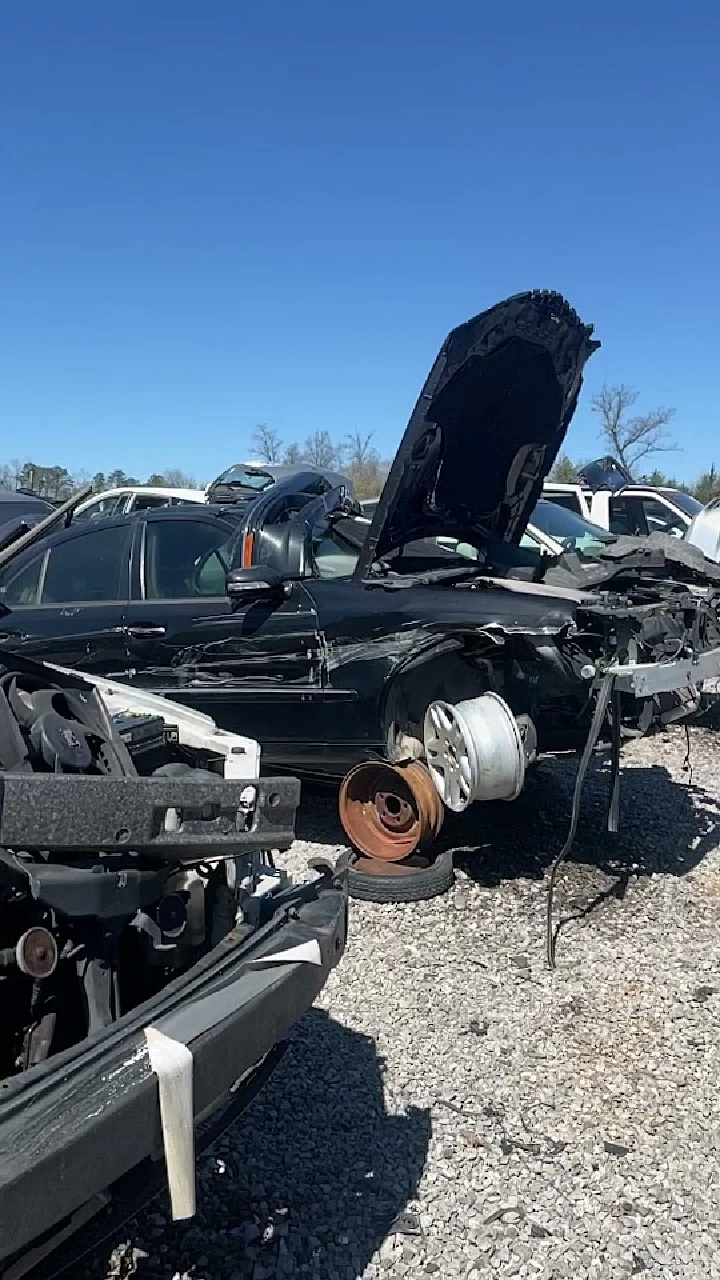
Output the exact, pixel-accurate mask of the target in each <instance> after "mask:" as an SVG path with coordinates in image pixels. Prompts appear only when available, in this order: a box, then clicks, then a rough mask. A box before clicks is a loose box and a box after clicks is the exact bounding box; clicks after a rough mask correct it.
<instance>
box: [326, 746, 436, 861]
mask: <svg viewBox="0 0 720 1280" xmlns="http://www.w3.org/2000/svg"><path fill="white" fill-rule="evenodd" d="M339 808H340V821H341V822H342V825H343V828H344V830H345V833H346V835H347V836H348V838H349V839H350V841H351V843H352V844H353V845H354V847H355V848H356V849H357V850H359V852H360V853H361V854H364V855H365V858H364V860H363V866H362V868H358V869H362V870H363V871H368V872H369V873H370V874H373V873H376V872H378V871H384V872H385V873H386V874H394V873H393V872H391V871H390V869H389V866H388V864H394V863H400V862H402V861H403V859H405V858H408V857H409V856H410V855H411V854H412V853H414V852H415V850H416V849H419V848H422V847H425V846H427V845H428V844H430V843H432V841H433V840H434V839H435V837H436V836H437V834H438V832H439V831H440V828H441V826H442V820H443V807H442V802H441V800H440V797H439V796H438V794H437V791H436V790H435V787H434V786H433V782H432V779H431V777H430V774H429V773H428V771H427V769H426V768H425V766H424V765H422V764H420V763H419V762H418V761H412V762H411V763H410V764H408V765H397V766H396V765H391V764H385V763H383V762H381V761H371V762H368V763H366V764H360V765H357V766H356V767H355V768H354V769H351V771H350V773H349V774H348V775H347V777H346V778H345V779H344V781H343V783H342V786H341V787H340V797H339ZM365 861H371V862H378V863H380V866H378V867H374V866H373V867H367V866H365V865H364V864H365ZM411 870H413V868H410V867H407V868H402V869H401V868H400V867H398V871H397V874H407V873H408V872H409V871H411Z"/></svg>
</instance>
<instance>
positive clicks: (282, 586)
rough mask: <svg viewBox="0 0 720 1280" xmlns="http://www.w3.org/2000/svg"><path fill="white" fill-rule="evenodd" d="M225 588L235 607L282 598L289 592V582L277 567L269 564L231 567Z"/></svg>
mask: <svg viewBox="0 0 720 1280" xmlns="http://www.w3.org/2000/svg"><path fill="white" fill-rule="evenodd" d="M225 590H226V592H227V595H228V598H229V600H230V603H231V604H232V606H233V608H235V609H237V608H239V607H240V606H241V605H246V604H256V603H257V602H258V601H259V600H268V601H272V600H281V599H282V598H283V596H286V595H287V593H288V587H287V583H285V582H284V581H283V579H282V578H281V576H280V574H279V573H278V571H277V569H273V568H271V566H270V565H268V564H254V565H251V566H250V567H249V568H247V569H231V570H230V572H229V573H228V575H227V577H226V579H225Z"/></svg>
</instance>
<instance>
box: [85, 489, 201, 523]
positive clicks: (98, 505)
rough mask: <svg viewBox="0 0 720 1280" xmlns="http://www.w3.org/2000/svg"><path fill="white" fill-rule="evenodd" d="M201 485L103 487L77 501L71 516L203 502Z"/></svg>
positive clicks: (116, 513)
mask: <svg viewBox="0 0 720 1280" xmlns="http://www.w3.org/2000/svg"><path fill="white" fill-rule="evenodd" d="M204 501H205V493H204V492H203V490H202V489H171V488H162V487H161V486H159V485H149V484H143V485H139V484H138V485H125V486H123V487H121V488H118V489H105V490H103V492H102V493H94V494H93V495H92V497H90V498H86V500H85V502H81V503H80V505H79V507H78V508H77V510H76V511H75V513H74V515H73V520H82V519H83V518H87V519H92V518H93V517H94V516H121V515H124V514H125V513H126V512H127V511H141V510H145V509H147V508H148V507H173V506H177V504H178V503H182V502H204Z"/></svg>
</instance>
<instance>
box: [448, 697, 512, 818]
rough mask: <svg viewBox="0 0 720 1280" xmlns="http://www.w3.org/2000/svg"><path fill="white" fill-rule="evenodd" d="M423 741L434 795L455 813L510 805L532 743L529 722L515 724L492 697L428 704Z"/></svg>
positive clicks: (505, 707)
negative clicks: (477, 804)
mask: <svg viewBox="0 0 720 1280" xmlns="http://www.w3.org/2000/svg"><path fill="white" fill-rule="evenodd" d="M424 740H425V755H426V758H427V765H428V769H429V771H430V776H431V778H432V780H433V782H434V784H435V787H436V788H437V792H438V795H439V796H440V798H441V800H442V801H443V803H444V804H446V805H447V807H448V809H452V810H453V811H454V812H455V813H462V812H463V811H464V810H465V809H467V808H468V806H469V805H471V804H473V803H474V801H476V800H516V799H517V797H518V796H519V794H520V792H521V791H522V788H523V784H524V782H525V768H526V765H527V763H528V762H529V761H531V760H532V759H533V758H534V755H535V750H536V742H537V739H536V734H535V727H534V725H533V723H532V721H531V720H530V719H529V717H528V716H520V717H518V718H517V719H516V718H515V716H514V715H513V713H512V711H511V710H510V708H509V706H508V704H507V703H506V702H505V700H504V698H501V697H500V695H499V694H497V693H483V694H481V695H480V696H479V697H477V698H468V699H467V700H466V701H464V702H458V703H456V704H455V705H453V704H452V703H449V702H442V701H440V700H438V701H436V702H431V703H430V706H429V707H428V709H427V711H426V713H425V724H424Z"/></svg>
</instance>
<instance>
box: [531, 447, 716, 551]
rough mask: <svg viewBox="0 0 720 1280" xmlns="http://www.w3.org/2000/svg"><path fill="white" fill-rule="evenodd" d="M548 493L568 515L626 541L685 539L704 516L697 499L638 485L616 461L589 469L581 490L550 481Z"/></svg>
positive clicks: (662, 487)
mask: <svg viewBox="0 0 720 1280" xmlns="http://www.w3.org/2000/svg"><path fill="white" fill-rule="evenodd" d="M543 493H544V495H545V497H546V498H547V499H549V500H550V501H551V502H554V503H556V504H557V505H559V506H562V507H564V508H565V509H566V510H567V511H572V512H575V513H576V514H577V515H580V516H583V517H585V518H586V519H588V520H592V521H593V523H594V524H597V525H600V526H601V528H603V529H609V530H610V532H611V533H615V534H618V535H622V536H624V537H647V535H648V534H652V533H667V534H670V535H671V536H672V537H674V538H682V537H684V536H686V534H687V530H688V528H689V526H690V523H691V521H692V520H693V518H694V516H696V515H697V513H698V512H699V511H700V510H701V503H699V502H698V500H697V498H694V497H693V496H692V494H689V493H685V491H684V490H683V489H675V488H672V487H670V486H669V485H651V484H646V483H643V482H637V481H635V480H633V478H632V476H631V475H630V472H629V471H628V470H627V468H626V467H623V466H622V464H621V463H620V462H618V461H617V460H616V459H615V458H610V457H607V458H597V459H596V460H595V461H594V462H588V463H586V464H585V466H584V467H583V469H582V471H581V472H580V476H579V478H578V481H577V483H575V484H567V483H561V482H559V481H556V480H546V481H545V483H544V485H543Z"/></svg>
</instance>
